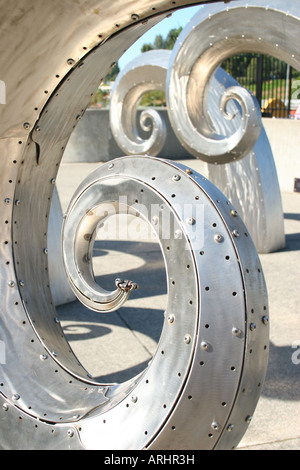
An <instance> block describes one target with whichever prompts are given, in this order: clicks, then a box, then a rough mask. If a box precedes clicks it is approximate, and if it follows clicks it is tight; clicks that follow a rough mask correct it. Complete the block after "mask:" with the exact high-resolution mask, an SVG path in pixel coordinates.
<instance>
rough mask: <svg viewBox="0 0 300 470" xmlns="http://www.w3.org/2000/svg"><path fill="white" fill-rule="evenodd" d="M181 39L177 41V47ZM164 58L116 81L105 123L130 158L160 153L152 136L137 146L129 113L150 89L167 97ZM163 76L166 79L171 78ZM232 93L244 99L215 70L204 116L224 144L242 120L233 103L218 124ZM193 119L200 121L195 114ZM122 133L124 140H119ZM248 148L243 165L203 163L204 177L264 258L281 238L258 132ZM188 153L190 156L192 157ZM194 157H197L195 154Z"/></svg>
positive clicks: (273, 175)
mask: <svg viewBox="0 0 300 470" xmlns="http://www.w3.org/2000/svg"><path fill="white" fill-rule="evenodd" d="M196 16H197V15H196ZM212 20H213V18H212ZM191 24H192V25H193V29H192V31H194V27H195V25H196V19H194V18H193V19H192V20H191ZM190 28H191V26H188V30H190ZM192 34H193V33H192ZM182 36H183V37H185V36H186V31H185V30H183V32H182ZM182 36H179V39H178V41H179V42H180V41H181V37H182ZM193 39H194V43H193V44H194V46H195V47H196V45H197V44H198V43H199V42H200V43H202V38H201V37H199V35H198V37H194V38H193ZM188 52H189V50H188V49H186V51H185V53H188ZM170 58H171V52H170V51H159V50H157V51H151V52H150V53H146V54H142V55H141V56H139V57H137V58H136V59H135V60H133V61H132V62H131V63H129V64H128V66H127V67H126V69H124V71H122V73H121V74H120V75H119V77H118V79H117V80H116V84H115V88H114V93H113V97H112V106H111V110H110V121H111V126H112V129H113V133H114V136H115V138H116V140H117V142H118V143H119V145H120V146H121V147H122V148H123V150H127V152H128V153H130V154H139V152H140V151H142V153H143V154H147V153H148V152H150V153H151V149H152V152H153V153H152V154H153V155H156V154H157V153H159V151H160V150H161V145H160V144H161V143H162V144H163V141H161V140H160V139H159V138H158V137H157V133H154V132H153V134H152V135H151V138H150V139H149V140H148V141H145V143H138V141H139V140H140V141H141V139H140V138H139V137H138V134H137V130H136V111H137V109H135V111H134V112H133V108H137V105H138V102H139V98H140V97H141V95H142V94H143V92H145V91H149V90H150V89H155V87H156V89H157V90H161V89H164V87H165V89H166V92H167V93H169V95H172V96H173V91H172V89H167V83H166V82H163V80H166V71H167V70H168V69H169V67H172V66H173V63H172V61H170ZM160 62H161V63H162V65H161V67H159V64H160ZM159 70H161V71H163V72H164V73H162V72H161V76H160V81H158V80H153V77H154V73H153V72H154V71H156V72H157V71H159ZM151 72H152V73H151ZM168 73H169V75H170V74H171V72H168ZM199 81H201V78H199ZM178 86H179V85H178ZM233 89H234V90H236V92H237V91H238V90H239V91H238V94H239V95H240V96H241V95H242V94H243V93H244V94H245V96H246V95H247V91H246V90H244V91H242V87H241V86H240V85H239V84H238V83H237V82H236V81H235V80H234V79H233V78H232V77H231V76H230V75H228V74H227V73H226V72H225V71H224V70H223V69H221V68H219V69H218V70H217V72H216V73H215V74H214V76H213V78H212V79H211V80H210V83H209V86H208V89H207V90H206V93H207V96H206V113H207V115H208V116H209V119H210V123H211V125H212V126H213V127H214V129H215V132H216V133H217V134H218V135H222V136H223V137H224V139H226V136H230V135H236V133H238V132H239V129H240V128H241V127H242V125H243V120H244V118H243V112H242V110H241V108H240V106H239V105H238V104H237V103H236V102H235V101H234V100H230V102H228V104H227V112H228V114H229V115H230V116H234V119H224V116H223V114H221V113H220V102H221V101H222V100H224V96H229V95H227V94H226V92H227V90H229V91H230V90H233ZM126 93H127V97H126V99H124V96H123V95H124V94H126ZM230 93H231V92H230ZM180 96H181V93H179V94H178V95H176V99H177V101H178V110H179V109H184V103H182V102H180ZM128 97H129V98H128ZM129 99H130V105H129ZM252 106H253V109H255V113H256V114H257V115H259V114H260V109H259V105H258V103H257V102H256V101H255V100H254V98H253V104H252ZM154 113H155V115H157V116H158V118H157V121H159V122H160V121H161V118H159V115H158V113H157V112H156V111H154ZM168 113H169V115H170V120H171V122H172V123H173V126H174V131H175V132H176V131H177V130H178V126H180V125H186V129H185V131H186V132H187V133H188V124H183V119H184V118H186V119H187V113H185V114H184V113H182V112H180V122H178V121H177V119H178V115H176V114H174V110H173V108H170V107H169V108H168ZM198 119H199V120H200V113H199V112H198ZM125 131H126V134H124V132H125ZM130 136H131V139H130ZM193 138H194V142H197V144H198V143H199V144H200V145H201V138H199V135H198V134H197V135H194V134H192V137H190V140H189V141H188V143H189V144H190V142H191V141H192V139H193ZM248 145H249V146H248V153H247V155H245V156H244V158H243V159H238V161H234V162H232V163H227V164H224V163H223V164H219V165H215V164H213V163H207V172H208V176H209V179H210V180H211V181H212V182H213V183H214V184H215V185H216V186H217V187H218V188H219V189H220V190H221V191H222V192H223V193H224V194H225V195H226V196H227V197H228V199H229V200H230V201H231V202H232V203H233V205H234V207H235V208H236V210H237V211H238V212H239V214H240V216H241V217H242V219H243V221H244V223H245V224H246V226H247V227H248V229H249V231H250V234H251V236H252V238H253V240H254V243H255V246H256V249H257V250H258V252H259V253H269V252H272V251H276V250H279V249H281V248H284V246H285V233H284V219H283V210H282V203H281V194H280V188H279V182H278V177H277V172H276V167H275V162H274V158H273V154H272V150H271V147H270V144H269V141H268V138H267V135H266V133H265V130H264V128H263V127H262V128H261V130H260V133H259V137H258V139H257V143H255V142H254V141H253V143H252V147H250V141H249V143H248ZM212 148H213V147H212ZM193 153H194V154H195V152H193ZM196 155H197V156H198V157H201V155H200V154H198V153H196ZM201 158H202V157H201Z"/></svg>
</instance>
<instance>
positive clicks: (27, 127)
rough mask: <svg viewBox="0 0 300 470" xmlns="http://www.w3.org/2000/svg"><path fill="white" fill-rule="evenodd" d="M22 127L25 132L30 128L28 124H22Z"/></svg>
mask: <svg viewBox="0 0 300 470" xmlns="http://www.w3.org/2000/svg"><path fill="white" fill-rule="evenodd" d="M23 127H24V129H26V130H27V129H29V128H30V124H29V122H24V124H23Z"/></svg>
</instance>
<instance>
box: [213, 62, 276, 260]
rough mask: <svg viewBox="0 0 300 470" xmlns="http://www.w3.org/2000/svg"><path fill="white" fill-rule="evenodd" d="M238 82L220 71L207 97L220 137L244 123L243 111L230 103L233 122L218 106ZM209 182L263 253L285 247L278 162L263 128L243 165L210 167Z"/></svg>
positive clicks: (237, 163) (242, 162)
mask: <svg viewBox="0 0 300 470" xmlns="http://www.w3.org/2000/svg"><path fill="white" fill-rule="evenodd" d="M233 86H234V87H237V86H238V84H237V82H236V81H235V80H234V79H233V78H232V77H231V76H230V75H229V74H227V73H226V72H225V71H224V70H223V69H221V68H219V69H218V71H217V73H216V74H215V76H214V77H213V79H212V81H211V83H210V86H209V90H208V96H207V110H208V112H209V115H210V116H211V121H212V123H213V125H214V127H215V129H216V130H217V131H218V132H219V133H223V134H224V135H228V134H231V133H234V132H235V130H236V127H238V126H239V122H240V121H241V119H242V116H241V112H240V109H239V107H238V106H237V105H236V104H235V103H234V102H232V103H230V112H231V113H232V114H234V115H235V119H234V120H232V121H230V122H229V121H227V122H224V121H223V120H222V119H220V114H219V112H218V104H219V101H220V98H221V97H222V96H223V94H224V92H225V91H226V89H227V88H228V87H230V88H231V87H233ZM207 171H208V178H209V179H210V181H212V182H213V183H214V184H215V185H216V186H217V187H218V188H219V189H220V190H221V191H222V192H223V193H224V194H225V195H226V197H228V199H229V200H230V201H231V202H232V204H233V205H234V207H235V209H236V210H237V212H238V213H239V215H240V216H241V217H242V219H243V221H244V223H245V225H246V226H247V228H248V230H249V232H250V234H251V236H252V239H253V241H254V243H255V246H256V249H257V251H258V252H259V253H270V252H273V251H277V250H279V249H282V248H284V247H285V232H284V217H283V209H282V202H281V193H280V187H279V182H278V176H277V170H276V166H275V161H274V157H273V153H272V149H271V147H270V143H269V139H268V137H267V135H266V132H265V130H264V127H262V130H261V133H260V136H259V139H258V141H257V143H256V145H255V146H254V147H253V148H252V149H251V151H250V152H249V153H248V155H246V156H245V158H243V159H242V160H240V161H237V162H232V163H227V164H224V165H213V164H207Z"/></svg>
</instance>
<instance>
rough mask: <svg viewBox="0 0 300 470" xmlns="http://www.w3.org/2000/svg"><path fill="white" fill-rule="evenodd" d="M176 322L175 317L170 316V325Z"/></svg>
mask: <svg viewBox="0 0 300 470" xmlns="http://www.w3.org/2000/svg"><path fill="white" fill-rule="evenodd" d="M174 321H175V315H172V314H171V315H168V322H169V323H170V325H172V323H174Z"/></svg>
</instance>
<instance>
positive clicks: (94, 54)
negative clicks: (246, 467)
mask: <svg viewBox="0 0 300 470" xmlns="http://www.w3.org/2000/svg"><path fill="white" fill-rule="evenodd" d="M187 3H188V4H196V3H197V2H194V1H191V0H189V1H188V2H186V1H183V0H182V1H181V0H176V3H175V2H172V3H171V2H169V1H166V0H153V1H152V2H151V4H149V2H148V1H146V0H141V1H139V2H136V1H127V0H122V2H120V1H119V0H118V1H115V2H111V1H110V2H108V1H107V0H76V1H74V0H63V1H58V0H53V1H52V2H33V1H31V0H29V1H27V2H26V4H24V3H21V2H20V1H18V0H12V1H11V2H9V3H8V2H4V0H1V1H0V7H1V12H2V18H1V28H0V39H1V40H0V45H1V46H0V47H1V54H0V65H1V67H0V70H1V74H2V76H1V80H3V81H4V82H5V84H6V90H7V97H6V104H5V105H1V106H3V108H1V111H2V112H1V123H0V126H1V127H0V137H1V138H0V150H1V172H0V193H1V197H0V208H1V214H2V223H1V226H0V240H1V244H0V258H1V271H0V274H1V277H0V287H1V299H0V311H1V315H0V330H1V332H2V335H3V338H4V339H5V342H6V346H7V347H6V353H7V354H6V358H5V364H1V367H0V373H1V392H0V402H1V405H2V406H1V426H0V444H1V447H2V448H5V449H9V448H14V449H30V448H31V449H32V448H33V449H39V448H40V449H51V448H64V449H82V448H84V447H85V448H94V447H96V448H100V447H101V446H105V447H107V445H106V444H108V445H110V446H111V448H114V449H115V448H130V447H131V448H133V447H135V448H154V447H156V448H165V446H166V445H172V446H174V447H175V446H176V447H177V444H179V443H180V442H181V445H182V446H184V447H185V448H187V447H188V446H190V447H191V448H194V447H203V448H216V447H221V448H231V447H232V446H233V445H236V444H237V443H238V442H239V439H240V438H241V436H242V435H243V433H244V432H245V430H246V429H247V425H248V421H247V420H246V417H249V416H250V414H252V413H253V411H254V408H255V405H256V403H257V400H258V398H259V389H258V388H257V387H256V386H255V384H257V382H258V380H259V382H260V383H262V381H263V379H264V376H265V371H266V364H267V355H268V348H267V341H268V326H267V324H266V323H267V322H263V321H262V319H261V312H262V311H266V313H265V315H267V295H266V288H265V283H264V278H263V274H262V270H261V265H260V263H259V260H258V258H257V255H256V252H255V249H254V247H253V245H252V242H251V240H250V237H247V236H246V235H245V234H246V233H247V231H246V229H245V228H244V226H243V224H242V222H241V220H240V219H239V218H238V217H237V218H235V217H233V216H232V215H231V210H233V209H232V208H231V206H230V204H228V201H227V200H226V199H225V198H224V196H223V195H222V194H221V193H220V192H219V191H217V190H216V188H214V187H213V186H211V185H210V184H209V183H208V182H207V181H204V180H203V183H202V180H201V176H200V175H196V174H194V175H191V173H190V172H189V171H188V170H187V169H185V168H180V167H175V166H174V165H172V164H169V163H167V162H163V163H162V162H160V163H158V162H157V161H156V160H154V161H152V159H149V158H147V157H146V158H145V157H143V158H141V163H142V165H135V164H133V161H132V160H131V159H130V158H127V159H123V160H122V162H121V163H120V167H119V169H117V170H118V171H119V174H120V172H122V171H124V175H125V178H126V179H127V180H128V181H129V185H131V184H133V183H132V181H136V180H137V179H138V181H139V184H143V182H144V183H146V184H145V185H144V186H145V188H146V186H147V191H148V192H149V193H150V194H151V195H152V197H154V195H155V194H156V196H157V198H158V200H159V199H161V198H162V197H163V198H164V199H165V200H166V201H168V205H167V207H168V210H169V211H170V212H172V214H173V217H174V220H176V221H177V223H178V224H179V226H180V228H178V230H180V229H181V230H182V231H183V232H184V239H183V241H184V240H187V239H189V237H190V236H191V235H192V234H193V232H192V229H193V227H194V225H195V223H194V221H193V217H189V218H188V219H187V220H186V219H185V218H184V219H182V217H180V213H179V214H178V213H177V212H176V210H175V206H174V198H173V197H172V194H177V197H178V200H179V201H181V203H184V202H185V201H186V197H187V195H186V191H187V189H188V192H189V198H191V199H192V200H193V205H192V206H193V208H194V209H195V208H196V207H197V206H199V205H201V203H203V204H204V205H205V206H206V207H207V209H208V214H209V219H208V222H209V223H208V227H207V228H206V235H207V238H208V239H209V242H208V246H207V253H206V256H207V257H208V262H207V263H203V262H202V263H201V261H202V260H203V258H202V256H205V250H203V252H202V250H201V252H202V254H201V253H200V252H199V250H198V249H197V253H195V252H194V249H196V246H194V245H193V244H188V248H189V249H187V250H182V249H181V250H180V251H179V250H170V256H172V253H175V257H174V258H170V259H171V261H170V266H171V267H172V272H175V274H176V275H178V274H180V272H182V273H183V272H184V273H185V276H186V277H185V278H184V279H186V278H188V279H189V281H191V282H189V283H188V285H189V289H188V290H187V289H186V284H184V286H183V285H182V283H180V277H179V281H178V282H179V287H180V286H181V289H180V291H179V294H178V293H177V292H176V294H175V295H174V296H171V302H173V304H172V305H174V308H175V307H176V308H178V309H179V310H178V323H177V322H175V324H174V325H173V326H175V329H173V328H172V327H170V328H169V326H170V325H167V324H166V332H165V333H166V334H165V335H164V336H163V339H162V342H161V347H163V348H165V347H166V348H167V349H162V350H163V351H167V352H170V355H169V354H167V353H166V354H162V352H161V350H158V353H157V358H156V360H154V361H153V368H151V366H150V367H149V370H147V373H148V374H149V375H148V376H147V377H146V375H145V376H139V377H137V378H135V379H133V380H132V382H130V383H125V384H122V385H120V386H111V385H109V384H107V385H106V384H104V385H105V386H100V384H99V383H97V382H96V381H94V380H93V379H92V377H90V375H89V374H88V372H87V371H86V370H84V368H83V367H82V365H81V364H80V363H79V361H78V360H77V358H76V357H75V355H74V354H73V352H72V350H71V348H70V345H69V344H68V342H67V341H66V338H65V337H64V334H63V330H62V327H61V325H60V322H59V319H58V318H57V314H56V310H55V308H54V305H53V299H52V296H51V291H50V282H49V270H48V257H47V240H48V239H47V231H48V221H49V213H50V205H51V198H52V194H53V190H54V183H55V178H56V173H57V171H58V167H59V164H60V161H61V158H62V155H63V152H64V148H65V146H66V144H67V142H68V139H69V137H70V135H71V133H72V131H73V129H74V128H75V127H76V123H77V122H78V121H79V119H80V117H81V116H82V114H83V112H84V110H85V108H86V106H87V105H88V103H89V102H90V99H91V95H92V94H93V93H94V92H95V90H96V89H97V87H98V85H99V82H100V81H101V78H102V77H104V76H105V75H106V74H107V72H108V70H109V68H110V67H111V65H112V64H113V63H114V62H116V60H118V58H119V57H120V56H121V55H122V53H123V51H124V49H126V48H127V47H129V45H131V44H132V43H133V42H134V41H135V40H136V39H137V37H138V36H140V35H141V34H142V33H143V32H145V31H146V30H147V29H148V28H150V27H151V26H152V25H154V24H155V23H156V22H157V21H159V20H160V19H162V17H163V16H165V14H164V15H163V16H160V17H159V16H157V17H153V18H152V19H151V18H150V17H151V16H152V15H154V14H155V15H158V14H159V13H163V12H166V11H168V10H169V9H170V8H175V7H180V6H183V5H185V4H187ZM148 18H149V20H148ZM129 26H130V28H129ZM135 158H136V157H134V159H135ZM126 163H127V166H126ZM152 164H153V165H152ZM122 165H124V166H122ZM143 165H146V168H145V167H144V166H143ZM147 165H149V166H147ZM151 165H152V166H151ZM162 168H163V170H162ZM103 171H109V169H108V166H106V167H105V168H103ZM134 172H136V173H134ZM174 172H176V175H177V176H178V173H180V174H181V176H182V178H181V180H180V182H181V183H186V184H183V185H181V186H180V187H179V186H178V189H177V191H176V193H175V191H174V190H173V191H172V193H170V192H169V191H170V188H171V187H172V186H173V184H175V181H173V176H175V175H174ZM154 173H155V175H154ZM152 175H153V176H152ZM137 176H138V177H137ZM149 178H150V181H149ZM152 178H157V181H156V183H154V182H153V181H155V180H153V179H152ZM176 182H177V181H176ZM180 182H179V184H181V183H180ZM170 185H171V186H170ZM84 187H85V185H84V184H83V188H84ZM130 188H131V194H132V191H133V186H130ZM150 188H152V189H150ZM143 189H144V188H143ZM172 189H173V187H172ZM79 191H80V189H79ZM160 191H162V192H163V193H164V194H163V195H162V194H161V192H160ZM189 200H190V199H189ZM177 210H178V209H177ZM197 221H198V219H197V218H196V219H195V222H197ZM215 224H217V227H216V226H215ZM196 226H197V223H196ZM219 229H220V230H219ZM220 231H221V232H222V234H221V233H220ZM239 234H240V236H239ZM220 237H221V238H220ZM172 242H174V243H175V237H174V239H172ZM180 242H181V243H182V240H180ZM216 246H217V248H218V250H216ZM166 249H167V248H166ZM167 251H169V250H167ZM216 251H217V255H216ZM178 253H180V255H181V258H180V263H179V264H178ZM173 256H174V255H173ZM216 256H218V260H219V262H220V266H222V269H220V270H219V272H218V273H217V275H218V278H217V279H218V282H217V281H216V272H215V269H214V268H215V265H216V261H215V260H216ZM210 260H211V261H210ZM187 266H189V268H188V267H187ZM202 270H204V272H203V271H202ZM233 271H234V275H232V272H233ZM201 273H203V274H204V275H203V276H202V274H201ZM200 274H201V276H200ZM206 275H207V277H206ZM200 277H201V282H200ZM202 279H207V280H210V281H211V285H208V284H203V281H202ZM224 279H225V280H226V279H227V280H228V282H226V294H225V295H226V298H227V299H228V302H229V303H228V304H227V302H226V303H224V302H223V298H224V297H223V295H222V296H220V295H217V289H218V288H220V286H222V285H223V284H222V283H223V282H224ZM171 282H172V281H171ZM175 285H176V283H175ZM172 287H173V289H174V285H173V284H172ZM207 288H208V289H207ZM200 289H201V304H200V303H199V301H200ZM221 290H222V294H223V293H224V289H221ZM214 294H216V295H214ZM205 295H206V297H205ZM187 296H189V298H188V299H187ZM227 305H231V307H232V308H230V309H229V311H230V316H229V317H226V315H225V314H226V312H227V311H228V310H227ZM181 307H182V308H181ZM218 307H220V312H221V314H223V313H224V323H222V324H221V323H220V321H219V315H218V313H219V310H218ZM200 308H201V309H202V310H201V315H200ZM204 310H205V311H204ZM251 310H254V311H255V314H254V316H251V323H250V315H248V314H247V312H248V311H251ZM185 312H187V315H184V314H183V313H185ZM212 312H215V314H214V316H213V317H212V316H211V313H212ZM202 313H203V314H202ZM233 319H234V320H235V322H234V327H233V323H232V320H233ZM209 321H210V322H211V328H207V325H209ZM199 322H201V323H199ZM204 322H205V323H204ZM254 322H255V325H254ZM178 326H180V327H182V326H184V329H183V328H180V329H179V331H178V329H177V328H178ZM225 326H226V332H225ZM254 326H256V329H255V328H254ZM254 330H255V332H254ZM183 331H184V333H183ZM195 332H197V333H198V332H199V333H200V332H201V335H203V336H201V337H200V336H197V335H196V334H195ZM204 332H205V335H204ZM220 338H222V341H220ZM179 343H180V344H179ZM174 345H179V347H178V349H177V348H176V347H174ZM211 348H212V349H211ZM220 348H221V350H220ZM178 350H179V351H183V354H182V355H180V354H179V355H178ZM175 358H176V361H175ZM220 358H221V360H220ZM224 358H225V361H224ZM232 358H234V359H235V363H234V364H233V363H232V361H231V359H232ZM170 359H171V360H170ZM162 361H164V362H162ZM178 361H179V362H178ZM198 361H199V363H198ZM200 362H201V363H202V362H203V363H206V365H207V368H206V370H205V371H204V374H205V380H203V381H201V380H199V378H200V373H201V372H202V371H203V369H201V368H200ZM225 363H226V364H225ZM174 364H176V365H180V369H181V370H176V369H175V367H174ZM224 364H225V365H226V370H224ZM229 368H230V372H229V370H228V369H229ZM232 368H234V370H233V369H232ZM211 370H214V371H215V374H213V376H212V374H211V373H210V371H211ZM165 372H167V375H165ZM219 372H220V373H219ZM179 374H180V375H179ZM166 376H167V377H170V380H169V381H168V382H167V383H166V382H165V377H166ZM171 378H172V380H171ZM143 379H145V380H143ZM173 379H174V380H173ZM211 380H212V382H211ZM199 383H201V387H202V390H203V395H202V396H201V400H197V399H195V398H196V395H195V393H196V394H197V393H199V390H198V385H199ZM187 384H190V386H191V391H189V390H188V387H185V386H186V385H187ZM102 385H103V384H102ZM167 385H168V386H167ZM212 389H213V390H215V391H216V393H215V394H214V401H213V402H211V398H212ZM243 390H246V391H247V393H246V394H245V393H243ZM133 391H134V392H135V395H133ZM157 391H159V398H160V400H159V401H158V400H157ZM223 393H224V395H225V397H224V396H223ZM187 394H188V395H187ZM191 396H194V400H192V399H190V398H189V397H191ZM204 396H205V400H203V397H204ZM249 397H251V399H249ZM133 398H134V399H133ZM206 400H207V401H206ZM221 400H223V401H222V402H221ZM225 400H227V402H226V404H227V406H226V407H225V406H222V403H224V402H225ZM179 401H180V405H181V406H177V404H179ZM205 403H213V404H215V403H218V409H217V408H216V407H214V409H213V412H214V413H213V414H212V409H211V408H209V407H207V406H205ZM152 404H153V407H152V406H151V405H152ZM127 405H128V406H127ZM208 409H210V412H208ZM216 410H218V416H216ZM187 412H188V413H189V415H190V416H191V418H192V419H191V420H190V421H191V422H192V423H193V430H194V429H195V430H196V432H195V433H194V432H193V430H192V431H191V428H189V424H190V422H189V421H188V420H187V419H186V413H187ZM199 412H203V413H205V419H204V420H203V422H202V426H201V428H199V423H198V417H197V415H198V413H199ZM104 415H105V418H104ZM149 416H151V418H152V419H151V420H150V422H149ZM124 417H126V419H125V420H124V419H123V418H124ZM195 417H196V418H195ZM212 419H219V425H220V427H219V426H218V425H216V422H215V421H213V422H212ZM173 420H174V421H173ZM132 422H135V423H137V426H130V423H132ZM208 423H209V429H208ZM213 424H214V433H212V431H211V429H212V426H213ZM146 425H147V427H146ZM174 427H175V428H176V430H177V434H176V439H175V440H173V441H172V440H170V438H169V436H170V433H172V432H173V431H174V430H175V428H174ZM233 427H234V429H233ZM128 429H130V432H128ZM223 430H224V432H223ZM228 430H230V431H233V432H231V433H229V432H227V431H228ZM122 431H123V432H122ZM180 436H181V437H182V438H183V439H184V440H182V441H180ZM204 437H205V439H204ZM190 438H192V439H190Z"/></svg>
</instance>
